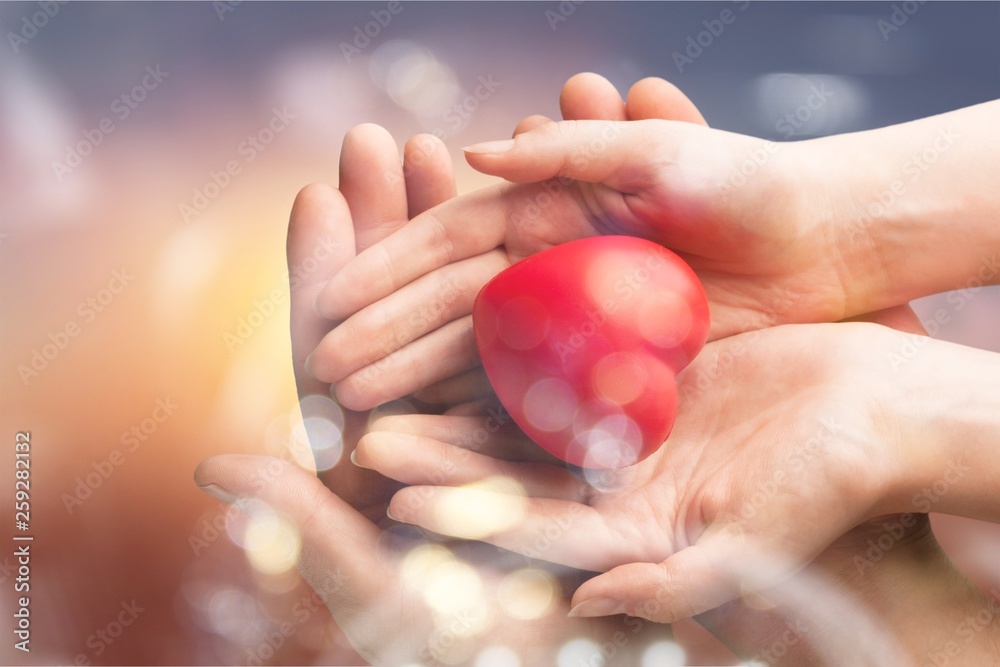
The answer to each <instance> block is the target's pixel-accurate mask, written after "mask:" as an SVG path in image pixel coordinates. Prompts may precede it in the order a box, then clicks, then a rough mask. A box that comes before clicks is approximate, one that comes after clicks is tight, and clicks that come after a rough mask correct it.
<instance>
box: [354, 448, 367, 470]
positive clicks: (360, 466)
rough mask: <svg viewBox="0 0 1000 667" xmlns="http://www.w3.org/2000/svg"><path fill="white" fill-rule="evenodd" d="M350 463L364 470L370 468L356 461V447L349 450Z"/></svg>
mask: <svg viewBox="0 0 1000 667" xmlns="http://www.w3.org/2000/svg"><path fill="white" fill-rule="evenodd" d="M351 463H353V464H354V465H356V466H358V467H359V468H364V469H365V470H371V468H369V467H368V466H366V465H361V464H360V463H358V450H356V449H355V450H353V451H351Z"/></svg>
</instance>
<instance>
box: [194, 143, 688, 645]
mask: <svg viewBox="0 0 1000 667" xmlns="http://www.w3.org/2000/svg"><path fill="white" fill-rule="evenodd" d="M387 136H388V135H386V134H385V133H384V131H382V130H381V129H378V128H374V127H371V126H362V127H361V128H357V129H355V130H354V131H352V133H351V134H350V135H349V136H348V140H347V142H346V144H345V151H344V157H343V160H342V187H344V189H345V190H346V191H347V192H345V194H344V196H341V194H340V192H338V191H337V190H334V189H333V188H327V187H325V186H310V187H309V188H306V189H305V190H304V191H303V192H302V193H300V195H299V198H298V199H297V201H296V205H295V209H294V212H293V215H292V220H291V224H290V228H289V266H290V267H291V268H292V269H293V271H292V275H293V280H294V277H295V271H294V268H295V267H299V266H301V267H306V266H309V263H308V262H307V258H309V257H312V258H313V259H316V258H317V256H316V254H315V253H313V249H314V248H317V247H321V246H322V247H327V248H333V249H334V251H331V252H330V253H329V256H327V257H325V263H324V264H322V265H320V266H319V267H318V268H316V269H314V273H315V275H314V277H313V280H312V281H305V282H296V283H294V284H293V297H294V298H293V309H292V313H293V314H292V331H293V352H294V359H295V361H294V363H295V367H296V376H297V380H298V381H299V391H300V399H301V401H302V405H303V416H304V417H305V418H307V419H320V418H327V419H330V420H331V421H333V422H334V423H335V424H339V423H340V422H341V421H343V422H344V427H343V429H342V431H341V441H340V442H339V443H337V442H333V443H330V442H329V440H328V437H329V436H328V431H325V429H324V427H323V426H322V424H321V423H316V422H314V423H313V424H314V428H312V429H307V435H308V437H309V439H310V443H311V445H312V446H313V449H314V451H315V452H316V453H317V467H318V468H320V469H321V470H322V469H324V468H327V467H328V466H329V465H330V464H331V461H329V460H326V456H327V455H328V452H330V451H336V450H337V448H338V446H342V448H343V454H342V456H341V457H340V461H339V463H337V462H336V460H334V461H332V463H333V468H332V469H331V470H329V471H327V472H326V473H325V474H324V475H323V477H324V481H325V482H326V483H327V484H328V485H329V486H331V487H332V488H334V489H336V490H337V492H338V493H339V494H341V496H344V497H338V496H337V495H334V494H333V493H330V491H328V490H327V489H325V488H323V486H322V485H321V484H320V482H319V481H318V480H317V479H316V478H314V477H312V476H311V475H309V474H308V473H306V472H305V471H303V470H301V469H299V468H297V467H295V466H291V465H287V464H280V463H279V462H277V461H275V460H274V459H268V458H263V457H245V456H243V457H241V456H229V457H215V458H213V459H209V460H208V461H206V462H205V463H203V464H202V465H201V466H200V467H199V469H198V471H197V472H196V480H197V481H198V483H199V485H201V486H202V487H203V488H204V489H205V490H206V491H207V492H209V493H210V494H212V495H214V496H216V497H218V498H219V499H221V500H223V501H226V502H237V501H238V500H239V499H244V500H245V499H247V498H255V499H257V500H259V501H263V503H264V504H263V507H265V508H272V509H273V510H277V511H278V512H279V513H280V516H282V517H284V520H285V521H287V522H288V523H290V525H291V526H292V527H293V528H294V529H295V530H296V531H297V534H298V536H299V539H300V540H301V544H302V554H301V558H300V563H299V568H300V570H301V571H302V573H303V576H304V577H305V578H306V580H307V581H308V582H309V583H310V584H311V585H312V586H313V587H314V588H315V589H316V591H317V592H318V593H319V594H320V595H321V597H323V598H324V599H325V601H326V603H327V605H328V607H329V608H330V611H331V613H332V614H333V616H334V618H335V619H336V620H337V622H338V624H339V625H340V627H341V628H342V629H343V630H344V632H345V633H346V635H347V637H348V638H349V639H350V641H351V643H352V645H354V646H355V647H356V648H357V650H358V651H359V652H360V653H361V654H362V655H363V656H365V657H366V658H367V659H369V660H371V661H373V662H374V663H375V664H387V665H397V664H403V663H405V662H408V661H411V660H420V661H421V662H422V663H423V664H439V663H440V662H441V661H443V662H445V663H447V664H453V663H454V662H455V661H456V660H458V659H467V658H469V657H470V656H472V657H474V655H475V652H476V651H477V650H478V649H479V648H482V647H483V646H488V645H493V644H507V645H509V646H510V650H513V651H515V652H516V654H517V655H519V656H520V658H521V659H522V660H523V661H524V664H540V665H541V664H554V663H555V661H556V660H555V659H556V654H557V653H558V651H559V650H560V649H561V648H562V647H563V644H564V643H565V642H566V641H569V640H570V639H574V638H576V639H581V638H584V637H586V638H589V639H591V640H593V641H596V642H597V644H598V645H600V644H602V643H606V642H612V641H613V640H614V638H615V637H616V636H624V635H623V634H622V633H628V638H629V639H628V641H627V642H626V644H627V647H622V648H621V650H620V654H619V655H620V657H622V658H625V657H626V656H630V655H632V654H633V652H638V651H641V650H642V648H643V647H644V646H645V645H647V644H648V643H649V642H650V641H652V640H654V639H656V638H663V637H669V636H670V633H669V631H668V630H666V629H664V628H657V627H653V626H646V625H644V624H643V623H642V622H640V621H638V620H636V619H628V620H627V621H623V620H621V619H608V620H606V621H600V622H598V623H588V622H584V621H567V620H566V617H565V614H566V611H567V610H568V608H569V607H568V594H567V593H566V592H565V591H567V590H572V589H573V588H575V587H576V586H577V585H578V584H579V582H580V581H582V579H583V578H584V577H585V575H584V574H583V573H580V572H576V571H572V570H567V569H564V568H554V567H552V566H550V565H547V564H545V563H539V564H535V563H532V562H531V561H528V560H523V559H514V560H513V561H511V560H510V559H503V558H499V559H498V558H497V556H496V553H495V551H494V550H492V549H490V550H487V551H485V552H484V550H483V549H482V545H476V544H459V543H455V542H452V543H441V542H435V543H433V544H431V543H430V542H428V541H427V540H422V539H419V536H416V535H413V534H412V532H411V533H410V534H409V535H406V534H404V535H400V532H399V530H398V527H396V529H394V528H393V527H392V526H393V525H395V524H391V522H388V520H387V519H386V517H385V510H384V508H385V505H386V504H387V502H388V500H389V498H390V497H391V494H392V491H393V490H395V488H398V486H397V485H395V484H391V483H387V481H386V480H385V479H384V478H382V477H381V476H378V475H374V474H373V473H371V472H370V471H367V470H364V469H362V468H358V467H355V466H352V465H350V464H349V463H348V462H347V461H346V460H344V459H346V458H347V457H348V455H349V454H350V452H352V451H353V450H354V445H355V443H356V440H357V438H358V437H360V435H361V434H362V433H363V432H364V430H365V428H366V427H367V421H368V419H369V417H370V415H368V414H363V413H355V412H351V411H349V410H344V409H342V408H340V407H339V406H336V404H335V403H333V402H332V401H330V400H329V399H328V398H326V397H324V395H323V392H324V390H325V391H327V392H328V391H329V388H328V387H324V386H322V385H320V384H319V383H317V382H315V381H310V379H309V378H307V377H306V376H305V375H304V373H302V365H301V362H302V360H303V357H304V355H303V354H302V351H303V350H308V349H309V347H308V346H309V343H310V341H314V340H315V339H316V337H317V336H318V335H322V328H323V323H322V321H321V320H320V319H319V318H317V317H315V316H314V315H313V314H312V311H311V309H310V307H311V301H310V300H308V299H307V298H305V297H304V296H303V295H304V294H307V293H308V289H310V286H313V287H314V286H315V285H316V283H317V281H320V280H321V279H322V277H323V276H322V273H324V272H328V271H330V270H336V268H337V265H338V263H341V264H342V263H343V262H344V261H346V258H349V257H351V256H353V251H354V247H355V232H354V231H353V230H352V229H351V217H350V214H351V213H352V212H354V213H355V215H358V216H360V219H359V220H357V221H356V234H357V239H358V243H359V244H363V243H364V240H363V239H365V238H368V239H369V240H370V239H371V238H372V236H373V234H376V233H377V231H376V230H378V229H380V228H381V229H384V228H386V227H390V226H392V225H394V224H398V220H399V218H400V216H401V215H402V216H403V218H404V219H405V212H406V201H407V199H408V200H409V206H410V211H411V212H413V210H414V207H415V206H416V207H420V206H421V203H420V201H419V200H417V201H415V199H414V198H415V197H427V196H428V195H429V194H430V195H433V194H434V193H438V195H439V196H440V195H441V194H442V193H446V187H445V183H444V181H447V183H451V179H450V173H451V172H450V164H449V165H442V164H441V161H442V160H446V159H447V154H446V153H445V152H444V150H443V146H441V145H440V142H436V141H434V140H429V141H430V149H429V150H430V151H431V157H427V155H424V158H423V160H422V161H421V162H420V163H419V165H416V164H414V166H413V167H412V168H411V169H407V170H406V171H405V177H406V186H407V190H406V193H405V195H404V193H403V191H402V189H401V188H398V187H395V189H394V184H396V183H400V182H401V181H397V180H396V179H394V178H389V179H386V180H383V179H382V178H381V176H382V175H383V174H384V173H386V172H387V173H389V174H390V175H399V176H400V177H402V176H403V173H404V170H403V169H401V168H400V167H399V165H398V164H395V155H396V152H395V146H394V144H392V143H391V140H389V141H388V142H387V141H386V140H385V139H386V138H387ZM413 144H414V142H412V141H411V143H410V144H408V150H407V157H409V156H410V155H411V152H410V150H409V147H410V146H412V145H413ZM438 149H440V150H438ZM435 155H436V156H437V157H434V156H435ZM380 172H382V173H380ZM372 176H375V178H372ZM366 178H367V179H369V181H368V182H360V181H359V180H355V179H361V180H363V179H366ZM416 183H420V184H421V186H422V187H421V188H419V192H411V188H412V189H414V190H417V188H414V187H413V186H414V185H415V184H416ZM387 184H388V185H387ZM387 189H388V192H386V190H387ZM345 199H346V201H349V202H351V203H352V207H351V209H350V210H348V207H347V206H346V201H345ZM375 203H378V204H380V207H377V208H376V207H374V204H375ZM386 204H389V206H386ZM400 204H402V205H400ZM393 205H395V206H393ZM387 210H388V211H389V212H390V213H391V212H392V211H395V215H387V214H386V211H387ZM366 213H369V214H370V215H366ZM457 414H460V411H459V413H457ZM452 416H453V418H460V417H457V416H455V413H453V414H452ZM308 425H309V422H307V426H308ZM331 444H332V445H333V446H332V447H331V446H330V445H331ZM347 501H350V502H347ZM242 506H244V507H247V508H251V509H252V508H254V507H261V505H260V504H256V505H255V504H245V505H242ZM352 506H353V507H352ZM357 510H361V511H362V512H363V513H364V515H366V516H367V518H366V516H363V515H362V513H359V512H358V511H357ZM376 522H377V523H381V524H384V528H379V526H377V525H376ZM407 554H410V555H409V556H408V555H407ZM414 554H415V555H414ZM421 554H423V556H421ZM421 558H424V559H425V560H423V561H421ZM421 563H423V565H421ZM428 564H430V565H433V568H430V569H428V568H429V566H428ZM415 567H417V568H418V569H419V567H424V568H425V569H424V570H423V571H419V572H417V573H416V574H415V575H414V574H413V573H412V571H413V569H414V568H415ZM407 568H409V569H407ZM519 591H520V592H519ZM525 591H527V592H525ZM498 599H499V600H500V601H501V606H500V607H499V608H498V606H497V600H498ZM503 604H506V605H507V607H503ZM519 605H520V606H519ZM504 609H506V611H504ZM646 627H649V628H651V629H650V630H645V629H644V628H646ZM387 628H392V629H393V633H392V634H391V637H390V638H387V635H386V629H387ZM529 633H530V635H531V637H532V641H530V642H526V641H525V640H524V637H525V636H527V635H528V634H529ZM616 633H617V634H616ZM611 645H612V646H615V644H611ZM616 650H617V649H616ZM636 655H638V654H636ZM586 659H588V660H589V655H587V656H586ZM632 659H633V660H637V659H638V658H637V657H634V658H632Z"/></svg>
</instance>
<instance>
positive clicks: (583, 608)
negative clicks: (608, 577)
mask: <svg viewBox="0 0 1000 667" xmlns="http://www.w3.org/2000/svg"><path fill="white" fill-rule="evenodd" d="M624 613H625V604H624V603H622V602H619V601H618V600H612V599H611V598H591V599H589V600H584V601H583V602H581V603H580V604H578V605H576V606H575V607H573V608H572V609H570V610H569V613H568V614H566V615H567V616H569V617H570V618H575V617H582V618H590V617H593V616H614V615H615V614H624Z"/></svg>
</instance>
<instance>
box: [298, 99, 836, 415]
mask: <svg viewBox="0 0 1000 667" xmlns="http://www.w3.org/2000/svg"><path fill="white" fill-rule="evenodd" d="M653 81H655V80H653ZM639 85H642V86H645V87H646V88H651V87H656V86H659V90H661V91H662V90H664V89H665V88H664V87H668V86H669V84H666V82H659V83H658V84H654V83H650V82H649V81H647V82H642V83H641V84H637V86H639ZM671 89H672V88H671ZM672 90H676V89H672ZM641 92H642V91H641V89H640V93H641ZM631 97H632V96H630V102H631V101H632V100H631ZM674 97H675V99H681V100H683V103H678V102H674V106H675V107H679V108H680V110H681V117H683V118H684V119H685V120H688V121H693V122H671V121H662V120H653V119H649V117H650V115H651V109H652V108H653V106H654V105H653V104H649V103H647V104H646V105H645V106H640V105H639V104H638V103H637V104H635V105H624V104H622V103H621V102H620V101H619V102H618V103H617V105H615V104H614V103H613V102H612V103H611V104H607V105H606V106H605V107H604V109H605V110H608V111H610V112H613V113H616V114H617V117H618V118H619V119H620V120H619V121H618V122H609V121H587V120H578V121H572V122H564V123H547V122H541V123H539V122H538V120H537V119H532V120H529V122H528V123H527V124H526V125H523V126H522V128H519V129H522V130H523V129H529V130H530V131H527V132H522V133H521V134H519V135H517V137H516V139H514V140H513V141H514V145H515V146H516V148H514V149H512V150H510V151H508V152H507V153H503V154H489V153H476V152H472V153H469V155H468V159H469V161H470V163H471V164H472V165H473V166H474V167H476V168H478V169H480V170H482V171H487V172H489V173H495V174H497V175H502V176H505V177H506V178H508V179H511V180H518V181H542V182H540V183H539V182H532V183H525V184H522V185H513V186H503V187H501V188H499V189H497V188H495V187H493V188H488V189H485V190H481V191H479V192H476V193H473V194H470V195H468V196H463V197H459V198H456V199H453V200H450V201H449V202H446V203H445V204H444V205H442V206H439V207H436V208H434V209H432V210H430V211H428V212H426V213H425V214H423V215H421V216H418V217H417V218H416V219H414V220H413V222H412V223H411V224H409V225H407V226H406V227H404V228H402V229H401V230H399V231H398V232H397V233H394V234H392V235H391V236H389V237H387V238H386V239H384V240H383V241H382V242H380V243H378V244H376V245H375V246H373V247H372V248H370V249H369V250H367V251H366V252H363V253H361V254H360V255H359V256H358V258H357V259H356V260H355V261H353V262H351V263H350V264H348V265H347V266H346V267H345V268H344V270H342V271H340V272H339V273H338V274H337V275H335V276H334V277H333V278H332V279H331V281H330V282H329V284H328V285H327V286H326V287H325V288H324V289H323V290H322V291H321V292H320V294H319V296H318V298H317V307H318V309H319V311H320V312H321V313H323V314H324V315H325V316H327V317H329V318H331V319H340V318H345V317H346V318H348V319H347V320H346V321H345V322H344V323H343V324H341V325H340V326H337V327H335V328H334V329H333V331H331V332H330V333H329V334H327V336H326V337H325V338H324V339H323V341H322V342H321V343H320V345H319V346H318V347H317V349H316V351H315V352H314V353H313V354H312V356H311V357H310V364H309V366H310V370H311V372H312V373H313V374H314V375H315V376H316V377H318V378H321V379H322V380H324V381H330V382H335V383H336V391H337V396H338V398H339V399H340V400H341V401H342V402H343V403H344V404H345V405H348V406H350V407H352V408H356V409H361V408H370V407H373V406H375V405H378V404H380V403H382V402H385V401H388V400H392V399H394V398H398V397H400V396H404V395H406V394H408V393H410V392H413V391H416V390H418V389H420V388H423V387H425V386H427V385H430V384H433V383H435V382H438V381H441V380H444V379H446V378H449V377H451V376H453V375H455V374H458V373H461V372H463V371H466V370H468V369H469V368H472V367H474V366H475V365H476V364H477V363H478V357H477V354H476V349H475V344H474V340H473V337H472V329H471V315H470V313H471V309H472V303H473V300H474V299H475V296H476V294H477V293H478V291H479V289H480V288H481V287H482V286H483V285H484V284H485V283H486V282H487V281H488V280H489V279H490V278H492V277H493V276H494V275H496V274H497V273H498V272H499V271H501V270H502V269H504V268H506V267H507V266H509V265H510V264H511V263H513V262H515V261H518V260H520V259H522V258H524V257H526V256H528V255H530V254H532V253H535V252H538V251H540V250H543V249H545V248H547V247H550V246H552V245H555V244H558V243H563V242H566V241H569V240H572V239H576V238H580V237H584V236H590V235H595V234H608V233H619V234H622V233H624V234H634V235H638V236H644V237H647V238H651V239H654V240H656V241H658V242H660V243H663V244H665V245H667V246H669V247H670V248H671V249H674V250H676V251H678V252H679V253H680V254H681V255H682V256H683V257H684V258H685V259H686V260H687V261H688V262H689V263H690V264H691V265H692V266H693V267H694V268H695V269H696V271H697V272H698V273H699V276H700V278H701V279H702V281H703V283H704V285H705V288H706V291H707V293H708V295H709V298H710V300H711V303H712V322H713V323H712V332H711V334H710V338H712V339H714V338H719V337H722V336H726V335H730V334H733V333H736V332H738V331H743V330H748V329H756V328H760V327H764V326H769V325H772V324H776V323H780V322H786V321H829V320H835V319H840V318H841V317H843V316H845V315H846V314H851V313H849V312H848V306H847V303H846V295H845V293H844V290H843V288H842V285H841V282H842V280H841V279H842V276H841V274H840V260H839V258H840V251H839V250H838V248H837V247H835V246H834V245H833V244H832V241H831V240H830V234H827V233H826V232H824V231H823V230H822V229H819V228H818V226H817V223H816V222H815V220H816V219H815V218H814V217H813V216H811V215H810V213H809V206H810V205H811V202H812V201H813V199H814V198H812V199H810V198H809V197H805V196H800V194H799V193H800V192H801V188H800V187H799V186H798V184H797V180H796V179H797V178H798V177H799V174H801V173H802V166H801V165H800V164H799V160H800V153H801V149H799V148H797V147H795V146H794V145H788V146H784V147H782V148H781V150H777V151H775V150H773V145H772V144H769V143H768V142H765V141H762V140H759V139H754V138H750V137H743V136H739V135H734V134H731V133H727V132H720V131H715V130H710V129H708V128H706V127H704V126H702V125H699V124H698V123H699V122H703V121H702V120H701V116H700V115H699V114H697V111H696V110H695V109H694V107H693V105H691V104H690V102H689V101H687V100H686V98H683V97H682V96H680V95H679V94H676V95H675V96H674ZM564 99H569V100H571V101H572V100H574V99H576V98H574V97H573V88H572V87H570V92H569V93H567V94H566V95H565V96H564ZM640 99H642V98H641V97H640ZM592 104H593V105H595V106H597V105H600V104H604V103H603V102H599V103H592ZM616 106H617V110H616ZM633 108H634V109H635V111H634V115H633V116H628V115H625V116H623V115H622V114H623V113H624V114H627V113H629V109H633ZM570 117H573V118H583V117H585V114H582V113H581V114H575V115H573V114H571V115H570ZM629 117H634V118H640V119H645V120H640V121H639V122H631V121H630V122H621V121H624V120H625V119H626V118H629ZM477 150H478V149H477ZM751 155H763V156H764V157H765V158H766V159H763V163H762V164H761V166H760V167H759V168H757V167H755V173H754V175H753V176H752V178H746V179H745V181H746V182H745V183H743V180H741V179H744V177H743V175H742V174H741V173H740V171H739V167H740V165H741V164H742V163H743V161H745V160H748V159H750V156H751ZM546 179H547V180H546ZM737 183H739V186H737Z"/></svg>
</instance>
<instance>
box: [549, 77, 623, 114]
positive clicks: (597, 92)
mask: <svg viewBox="0 0 1000 667" xmlns="http://www.w3.org/2000/svg"><path fill="white" fill-rule="evenodd" d="M559 109H560V110H561V111H562V116H563V119H564V120H628V117H627V116H626V115H625V102H623V101H622V96H621V95H619V94H618V89H617V88H615V87H614V85H612V83H611V82H610V81H608V80H607V79H605V78H604V77H603V76H601V75H600V74H594V73H593V72H581V73H580V74H574V75H573V76H571V77H570V78H569V80H568V81H566V83H565V84H563V88H562V92H561V93H560V94H559Z"/></svg>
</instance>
